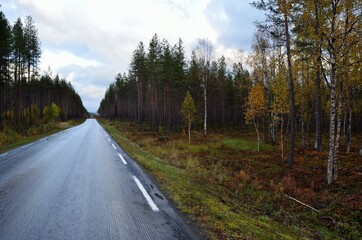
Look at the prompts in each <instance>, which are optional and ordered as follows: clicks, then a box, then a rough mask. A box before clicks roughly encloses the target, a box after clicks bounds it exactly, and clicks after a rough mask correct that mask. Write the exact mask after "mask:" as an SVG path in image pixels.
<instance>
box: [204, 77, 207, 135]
mask: <svg viewBox="0 0 362 240" xmlns="http://www.w3.org/2000/svg"><path fill="white" fill-rule="evenodd" d="M206 88H207V87H206V81H205V80H204V86H203V90H204V134H205V136H206V135H207V89H206Z"/></svg>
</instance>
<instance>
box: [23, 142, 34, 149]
mask: <svg viewBox="0 0 362 240" xmlns="http://www.w3.org/2000/svg"><path fill="white" fill-rule="evenodd" d="M30 145H33V143H29V144H27V145H25V146H22V147H21V148H26V147H29V146H30Z"/></svg>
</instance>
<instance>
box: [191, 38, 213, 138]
mask: <svg viewBox="0 0 362 240" xmlns="http://www.w3.org/2000/svg"><path fill="white" fill-rule="evenodd" d="M195 54H196V58H197V62H198V65H199V67H200V70H201V71H200V72H201V87H202V91H203V100H204V134H205V135H207V103H208V101H207V94H208V84H209V78H210V66H211V62H212V59H213V58H214V47H213V45H212V43H211V42H210V41H209V40H206V39H200V40H199V42H198V45H197V47H196V49H195Z"/></svg>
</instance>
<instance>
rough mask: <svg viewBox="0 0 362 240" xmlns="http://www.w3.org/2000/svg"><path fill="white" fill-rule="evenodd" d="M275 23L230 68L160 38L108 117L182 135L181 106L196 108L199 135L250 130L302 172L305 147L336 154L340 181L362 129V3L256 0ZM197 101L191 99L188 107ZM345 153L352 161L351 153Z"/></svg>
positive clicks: (331, 171) (260, 26)
mask: <svg viewBox="0 0 362 240" xmlns="http://www.w3.org/2000/svg"><path fill="white" fill-rule="evenodd" d="M252 5H253V6H254V7H256V8H257V9H260V10H261V11H264V12H265V16H266V20H265V21H262V22H256V24H255V25H256V30H255V34H254V42H253V45H252V51H251V52H250V53H247V58H246V59H245V58H244V59H243V58H240V57H236V58H235V59H232V61H228V62H233V63H232V64H228V63H227V61H226V58H225V57H224V56H220V57H217V56H216V54H215V47H214V46H213V44H212V43H211V42H210V41H209V40H207V39H200V40H199V41H198V42H197V44H196V46H195V47H194V49H193V51H192V53H191V56H190V58H187V57H186V56H185V50H184V46H183V42H182V40H181V39H180V40H179V41H178V42H177V43H176V44H175V45H171V44H170V43H169V42H168V41H167V40H166V39H163V40H160V38H159V36H158V35H157V34H155V35H154V36H153V38H152V39H151V40H150V42H149V44H148V45H147V46H146V45H145V44H144V43H143V42H140V43H139V45H138V47H137V48H136V49H135V50H134V52H133V55H132V58H131V60H130V65H129V71H128V73H124V74H117V76H116V77H115V81H114V82H113V83H112V84H110V86H109V87H108V89H107V91H106V93H105V96H104V98H103V100H102V102H101V103H100V107H99V109H98V113H99V114H100V116H101V117H105V118H112V119H120V120H122V121H129V122H134V123H137V124H139V126H141V127H143V126H149V128H150V129H151V130H152V131H154V132H160V131H164V132H169V131H180V130H182V129H184V127H185V126H186V124H185V121H182V120H183V118H182V114H181V113H182V111H181V110H182V109H181V106H182V103H183V101H184V99H185V96H187V92H189V93H190V95H191V97H192V100H193V102H194V104H195V107H196V111H195V118H194V119H195V120H194V121H193V124H192V126H193V128H194V129H196V130H202V131H203V132H204V134H205V135H207V129H208V127H211V128H218V129H220V128H221V129H226V128H235V129H240V128H242V129H250V130H251V131H255V132H256V135H257V140H258V142H259V141H263V142H264V143H271V144H280V146H281V148H282V152H284V149H283V146H284V145H285V144H286V143H288V144H289V146H288V147H287V148H286V149H287V150H288V151H289V155H288V165H289V166H290V167H292V166H293V158H294V149H295V147H296V146H295V142H296V141H295V140H296V138H300V139H301V140H300V141H298V143H299V142H300V146H298V147H299V148H314V149H315V150H317V151H322V150H323V151H328V166H327V182H328V183H329V184H331V183H332V182H333V181H335V180H336V179H337V178H338V164H339V162H338V156H339V154H342V153H341V151H342V148H341V147H340V145H341V144H343V146H345V147H344V148H343V151H344V152H345V153H349V152H350V151H351V147H350V146H351V141H352V139H353V138H352V135H353V133H359V134H360V133H361V130H362V129H361V128H362V125H361V122H362V88H361V87H362V77H361V76H362V61H361V57H362V56H361V53H362V41H361V39H362V37H361V36H362V35H361V34H362V21H361V16H362V13H361V11H362V3H361V1H359V0H351V1H340V0H331V1H316V0H307V1H286V0H284V1H276V0H267V1H255V2H253V3H252ZM187 101H188V102H190V101H189V98H188V99H187ZM344 152H343V154H345V153H344Z"/></svg>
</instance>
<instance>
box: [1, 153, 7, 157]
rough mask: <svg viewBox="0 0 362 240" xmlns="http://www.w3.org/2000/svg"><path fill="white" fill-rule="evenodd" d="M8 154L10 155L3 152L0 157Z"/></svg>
mask: <svg viewBox="0 0 362 240" xmlns="http://www.w3.org/2000/svg"><path fill="white" fill-rule="evenodd" d="M6 155H8V153H4V154H1V155H0V157H4V156H6Z"/></svg>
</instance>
